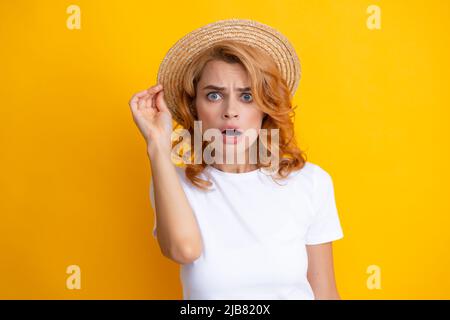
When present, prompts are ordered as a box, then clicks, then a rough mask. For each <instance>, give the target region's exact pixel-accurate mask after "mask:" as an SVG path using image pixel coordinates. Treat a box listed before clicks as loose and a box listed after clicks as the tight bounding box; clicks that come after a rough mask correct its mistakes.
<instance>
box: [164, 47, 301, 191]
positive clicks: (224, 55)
mask: <svg viewBox="0 0 450 320" xmlns="http://www.w3.org/2000/svg"><path fill="white" fill-rule="evenodd" d="M212 60H221V61H224V62H227V63H240V64H241V65H242V66H243V67H244V69H245V70H246V71H247V73H248V75H249V78H250V81H251V87H252V96H253V99H254V101H255V102H256V104H257V105H258V107H259V108H260V109H261V111H263V112H264V113H265V115H264V119H263V122H262V125H261V128H262V129H267V133H268V137H267V145H264V147H265V148H266V150H265V151H266V152H267V153H268V154H271V150H270V141H271V135H270V133H271V130H270V129H279V137H278V139H279V148H278V149H277V150H278V151H277V152H278V159H279V161H280V162H279V164H278V172H277V173H278V177H275V176H274V175H273V176H272V177H273V179H284V178H286V177H287V176H288V175H289V174H290V173H291V172H292V171H295V170H300V169H301V168H302V167H303V166H304V165H305V162H306V161H307V156H306V153H305V152H304V151H302V150H301V149H300V148H299V147H298V146H297V142H296V139H295V133H294V124H293V118H294V116H295V108H297V106H295V107H293V106H292V104H291V97H290V90H289V87H288V85H287V84H286V81H285V80H284V79H283V78H282V76H281V74H280V72H279V69H278V67H277V65H276V63H275V61H274V60H273V59H272V58H271V57H270V56H269V55H267V54H266V53H265V52H263V51H261V50H260V49H258V48H255V47H252V46H248V45H245V44H242V43H239V42H235V41H232V40H224V41H221V42H219V43H216V44H215V45H213V46H212V47H210V48H208V49H206V50H204V51H203V52H201V53H200V54H198V55H196V56H195V57H194V58H193V60H192V61H191V62H190V64H189V66H188V68H187V71H186V73H185V76H184V79H183V84H182V88H180V94H181V101H179V102H178V107H179V110H180V114H181V116H182V120H181V121H180V122H179V123H178V125H179V126H181V127H182V128H184V129H185V130H187V131H188V132H189V133H190V135H191V137H192V136H193V135H194V121H195V120H198V118H197V113H196V109H195V106H194V100H195V97H196V92H197V90H196V89H197V83H198V81H199V79H200V77H201V75H202V71H203V68H204V66H205V65H206V64H207V63H208V62H209V61H212ZM178 143H179V141H178V140H173V141H172V146H173V147H174V146H175V145H176V144H178ZM255 143H257V144H258V146H259V145H260V144H259V137H258V139H257V141H255ZM207 144H208V142H207V141H203V144H202V148H201V150H202V155H203V150H204V148H205V146H206V145H207ZM190 148H191V149H190V150H194V139H191V146H190ZM193 157H194V154H193V153H191V155H190V162H191V163H187V164H185V166H186V168H185V175H186V178H187V179H188V180H190V181H191V183H192V184H193V185H194V186H196V187H198V188H200V189H203V190H206V189H207V188H208V187H209V186H211V185H212V183H211V182H210V181H209V180H203V179H201V178H200V177H199V175H200V174H201V172H202V171H203V170H204V169H205V167H206V166H207V165H208V164H206V163H204V161H203V157H201V159H202V161H201V164H194V161H193ZM269 166H271V164H270V163H269V164H267V163H261V161H260V159H259V150H258V161H257V167H258V168H263V167H269Z"/></svg>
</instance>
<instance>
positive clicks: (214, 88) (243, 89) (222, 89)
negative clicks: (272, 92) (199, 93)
mask: <svg viewBox="0 0 450 320" xmlns="http://www.w3.org/2000/svg"><path fill="white" fill-rule="evenodd" d="M206 89H212V90H217V91H226V90H225V88H224V87H217V86H214V85H211V84H210V85H207V86H206V87H203V90H206ZM236 90H237V91H250V90H251V88H250V87H245V88H236Z"/></svg>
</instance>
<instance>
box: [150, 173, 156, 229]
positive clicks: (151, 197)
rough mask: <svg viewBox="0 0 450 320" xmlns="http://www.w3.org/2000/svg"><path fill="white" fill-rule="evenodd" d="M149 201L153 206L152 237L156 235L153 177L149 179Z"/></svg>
mask: <svg viewBox="0 0 450 320" xmlns="http://www.w3.org/2000/svg"><path fill="white" fill-rule="evenodd" d="M150 203H151V204H152V208H153V217H154V218H153V231H152V234H153V237H155V238H157V236H156V209H155V194H154V187H153V178H151V180H150Z"/></svg>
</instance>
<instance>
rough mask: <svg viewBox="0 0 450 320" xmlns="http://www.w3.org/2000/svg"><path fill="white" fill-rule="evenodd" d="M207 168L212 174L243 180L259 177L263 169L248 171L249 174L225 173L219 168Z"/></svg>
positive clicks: (209, 166)
mask: <svg viewBox="0 0 450 320" xmlns="http://www.w3.org/2000/svg"><path fill="white" fill-rule="evenodd" d="M206 168H208V169H209V170H210V171H211V172H213V173H215V174H217V175H220V176H222V177H225V178H228V179H243V178H249V177H255V176H257V175H258V173H259V172H261V168H258V169H255V170H252V171H247V172H240V173H238V172H225V171H222V170H219V169H217V168H214V167H213V166H211V165H208V166H207V167H206Z"/></svg>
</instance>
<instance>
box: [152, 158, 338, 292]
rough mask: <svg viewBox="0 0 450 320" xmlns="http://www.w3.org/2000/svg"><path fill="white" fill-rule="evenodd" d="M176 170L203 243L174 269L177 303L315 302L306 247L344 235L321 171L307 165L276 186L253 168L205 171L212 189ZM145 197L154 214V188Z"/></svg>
mask: <svg viewBox="0 0 450 320" xmlns="http://www.w3.org/2000/svg"><path fill="white" fill-rule="evenodd" d="M176 170H177V172H178V174H179V177H180V181H181V184H182V186H183V189H184V191H185V193H186V196H187V198H188V200H189V203H190V205H191V207H192V209H193V211H194V214H195V218H196V220H197V223H198V225H199V228H200V232H201V236H202V240H203V252H202V255H201V256H200V257H199V258H198V259H197V260H195V261H194V262H193V263H190V264H182V265H181V267H180V279H181V283H182V287H183V299H185V300H197V299H205V300H211V299H224V300H229V299H240V300H244V299H267V300H276V299H314V293H313V291H312V289H311V286H310V284H309V282H308V279H307V269H308V256H307V252H306V247H305V244H308V245H312V244H320V243H325V242H330V241H333V240H337V239H341V238H342V237H343V231H342V228H341V224H340V220H339V216H338V212H337V208H336V203H335V196H334V189H333V181H332V178H331V176H330V175H329V174H328V173H327V172H326V171H325V170H324V169H322V168H321V167H320V166H318V165H316V164H313V163H311V162H306V164H305V166H304V167H303V168H302V169H300V170H298V171H294V172H292V173H291V174H290V175H289V177H288V178H287V179H286V180H276V181H277V183H278V184H280V185H278V184H277V183H276V182H274V181H273V180H272V178H271V177H270V175H269V174H268V173H266V172H265V171H262V170H260V169H258V170H254V171H250V172H245V173H229V172H224V171H221V170H219V169H216V168H214V167H211V166H208V167H206V169H205V171H204V172H202V178H203V179H205V178H208V177H211V179H210V181H211V182H213V186H212V187H211V188H212V190H211V191H203V190H200V189H197V188H196V187H194V186H193V185H191V184H190V183H189V181H188V180H187V178H186V177H185V176H184V168H182V167H178V166H176ZM207 174H209V175H207ZM205 180H206V179H205ZM150 199H151V203H152V206H153V208H154V207H155V205H154V203H155V200H154V194H153V182H151V183H150ZM154 219H155V220H154V227H153V236H154V237H155V238H156V225H157V221H156V214H155V215H154Z"/></svg>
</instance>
